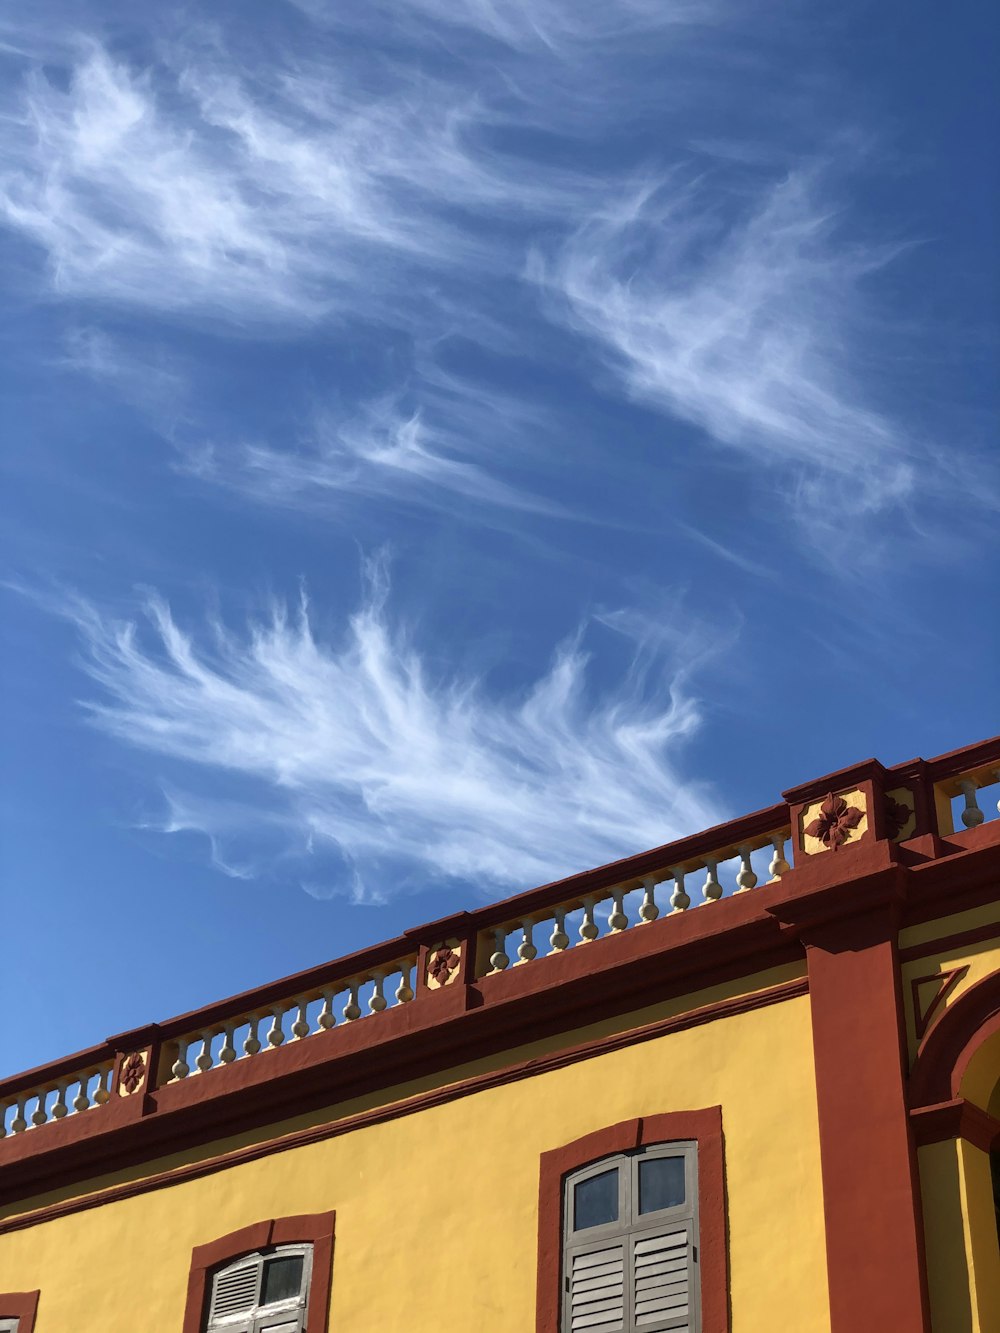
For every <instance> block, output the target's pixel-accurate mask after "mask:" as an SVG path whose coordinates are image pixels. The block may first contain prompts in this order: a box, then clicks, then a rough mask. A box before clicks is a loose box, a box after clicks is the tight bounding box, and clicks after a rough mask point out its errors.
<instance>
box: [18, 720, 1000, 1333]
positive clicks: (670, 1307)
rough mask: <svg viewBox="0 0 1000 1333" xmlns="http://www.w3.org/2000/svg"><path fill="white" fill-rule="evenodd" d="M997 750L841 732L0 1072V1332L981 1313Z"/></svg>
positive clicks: (945, 1330) (990, 1197)
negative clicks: (879, 742) (550, 874)
mask: <svg viewBox="0 0 1000 1333" xmlns="http://www.w3.org/2000/svg"><path fill="white" fill-rule="evenodd" d="M998 780H1000V738H996V739H994V740H992V741H989V742H983V743H981V744H977V745H975V746H971V747H968V748H966V749H964V750H961V751H956V752H954V753H953V754H950V755H945V756H941V757H939V758H937V759H934V760H929V761H924V760H914V761H911V762H908V763H905V764H899V765H896V766H895V767H892V768H885V767H883V766H882V765H881V764H880V763H878V762H877V761H874V760H871V761H868V762H865V763H862V764H858V765H856V766H855V767H853V768H851V769H847V770H842V771H840V772H838V773H834V774H830V775H827V776H825V777H823V778H821V779H818V780H817V781H815V782H810V783H807V784H804V785H802V786H800V787H797V788H795V789H793V790H791V791H788V792H785V793H784V797H783V799H782V801H781V802H779V803H778V804H777V805H774V806H771V807H770V808H768V809H766V810H762V811H759V812H757V813H755V814H751V815H747V816H745V817H743V818H740V819H737V820H734V821H732V822H731V823H729V824H726V825H723V826H720V827H718V828H715V829H711V830H708V831H706V832H704V833H701V834H698V835H695V836H692V837H689V838H686V839H684V840H682V841H680V842H676V843H673V844H671V845H669V846H666V847H659V848H655V849H653V850H651V851H647V852H642V853H640V854H638V855H636V856H632V857H629V858H628V859H626V860H623V861H620V862H617V863H615V864H614V865H610V866H605V867H601V868H600V869H597V870H591V871H587V872H585V873H583V874H579V875H576V876H573V877H571V878H569V879H566V880H562V881H560V882H558V883H555V884H551V885H546V886H544V887H542V888H540V889H535V890H532V891H530V892H527V893H524V894H521V895H520V896H518V897H515V898H512V899H509V900H507V901H505V902H502V903H497V904H492V905H489V906H486V907H483V908H481V909H479V910H476V911H474V912H468V913H460V914H458V915H456V916H454V917H451V918H448V919H446V920H444V921H438V922H434V923H431V924H430V925H427V926H421V927H418V928H416V929H413V930H409V931H406V932H404V934H403V935H402V936H400V937H399V938H397V939H393V940H390V941H387V942H386V943H384V944H382V945H379V946H377V947H375V948H371V949H367V950H365V951H364V952H362V953H358V954H355V955H352V956H350V957H347V958H342V959H340V960H338V961H336V962H333V963H329V964H323V965H321V966H317V967H315V968H313V969H311V970H309V971H306V972H303V973H300V974H299V975H297V976H294V977H289V978H285V979H283V980H281V981H276V982H272V983H268V984H266V985H263V986H260V987H259V988H257V989H256V990H253V991H250V992H247V993H245V994H243V995H239V996H235V997H231V998H229V999H225V1000H221V1001H218V1002H213V1003H210V1004H208V1005H206V1006H205V1007H204V1008H203V1009H200V1010H198V1011H196V1012H193V1013H189V1014H185V1015H182V1016H181V1017H179V1018H175V1019H171V1020H169V1021H167V1022H163V1023H159V1024H153V1025H150V1026H149V1027H146V1028H142V1029H139V1030H136V1031H131V1032H126V1033H122V1034H121V1035H119V1036H117V1037H114V1038H111V1039H108V1040H106V1041H104V1042H102V1043H100V1044H99V1045H96V1046H94V1047H92V1048H91V1049H89V1050H87V1051H83V1052H79V1053H77V1054H75V1055H72V1056H68V1057H67V1058H65V1059H62V1060H58V1061H55V1062H53V1063H51V1064H49V1065H47V1066H45V1067H42V1068H38V1069H34V1070H31V1071H28V1072H27V1073H25V1074H22V1075H18V1076H16V1077H13V1078H8V1079H6V1080H5V1081H3V1082H2V1083H0V1131H2V1138H0V1333H70V1330H72V1333H147V1331H148V1333H154V1330H170V1331H171V1333H223V1331H225V1333H368V1331H369V1330H371V1329H373V1328H374V1329H379V1330H381V1331H382V1333H438V1331H439V1330H441V1329H449V1330H453V1331H454V1333H473V1331H474V1330H485V1331H488V1333H638V1331H639V1330H647V1331H648V1333H660V1331H665V1330H671V1331H672V1333H773V1330H786V1329H787V1330H795V1333H866V1331H867V1330H871V1333H876V1330H877V1331H878V1333H884V1331H885V1330H891V1331H892V1333H909V1331H910V1330H912V1331H913V1333H918V1331H927V1330H933V1333H966V1330H970V1331H971V1330H980V1331H981V1333H991V1331H992V1333H995V1331H996V1330H998V1329H1000V1246H998V1240H997V1219H996V1201H995V1193H994V1185H993V1178H992V1174H991V1152H992V1151H993V1149H994V1147H995V1146H1000V819H998V818H997V817H996V814H995V806H994V804H993V802H995V799H996V794H997V792H996V790H994V791H993V792H987V791H986V790H985V789H987V788H990V787H991V786H993V784H996V783H997V782H998ZM987 798H988V799H987Z"/></svg>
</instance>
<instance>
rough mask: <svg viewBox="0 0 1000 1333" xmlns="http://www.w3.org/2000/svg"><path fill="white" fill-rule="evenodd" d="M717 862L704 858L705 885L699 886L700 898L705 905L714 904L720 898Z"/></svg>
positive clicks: (720, 889)
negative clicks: (702, 898)
mask: <svg viewBox="0 0 1000 1333" xmlns="http://www.w3.org/2000/svg"><path fill="white" fill-rule="evenodd" d="M718 865H719V863H718V861H714V860H712V858H711V857H706V858H705V871H706V874H705V883H704V884H703V885H702V886H701V892H702V896H703V897H704V899H705V901H706V902H707V903H714V902H716V901H717V899H719V898H721V897H722V885H721V884H720V883H719V875H718Z"/></svg>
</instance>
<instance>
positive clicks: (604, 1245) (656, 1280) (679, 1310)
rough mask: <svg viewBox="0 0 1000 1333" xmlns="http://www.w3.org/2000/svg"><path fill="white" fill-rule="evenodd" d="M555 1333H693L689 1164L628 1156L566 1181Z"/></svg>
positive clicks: (658, 1151) (692, 1151)
mask: <svg viewBox="0 0 1000 1333" xmlns="http://www.w3.org/2000/svg"><path fill="white" fill-rule="evenodd" d="M563 1225H564V1235H563V1317H562V1326H563V1333H632V1330H636V1333H638V1331H639V1330H643V1331H644V1333H647V1331H648V1333H659V1330H677V1331H678V1333H694V1330H696V1329H698V1328H699V1327H700V1323H699V1318H698V1292H699V1286H700V1283H699V1279H698V1273H697V1264H698V1155H697V1145H696V1144H695V1143H693V1142H675V1143H661V1144H655V1145H650V1146H648V1147H638V1148H635V1149H632V1150H631V1151H628V1152H621V1153H616V1154H615V1155H614V1156H611V1157H605V1158H603V1159H602V1160H600V1161H598V1162H593V1163H591V1164H590V1165H588V1166H586V1167H582V1168H581V1169H580V1170H578V1171H574V1172H572V1173H571V1174H570V1175H568V1176H567V1177H566V1180H565V1197H564V1201H563Z"/></svg>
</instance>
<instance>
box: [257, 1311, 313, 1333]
mask: <svg viewBox="0 0 1000 1333" xmlns="http://www.w3.org/2000/svg"><path fill="white" fill-rule="evenodd" d="M254 1328H255V1330H258V1331H259V1333H301V1329H302V1320H301V1319H300V1318H298V1317H295V1318H292V1319H290V1318H289V1317H288V1315H287V1314H282V1315H271V1316H270V1317H269V1318H268V1317H267V1316H263V1317H261V1318H260V1319H258V1320H257V1323H256V1324H255V1325H254Z"/></svg>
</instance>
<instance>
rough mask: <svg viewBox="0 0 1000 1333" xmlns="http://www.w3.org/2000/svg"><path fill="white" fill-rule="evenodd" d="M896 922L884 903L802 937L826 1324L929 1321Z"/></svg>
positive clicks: (849, 1327) (850, 1327)
mask: <svg viewBox="0 0 1000 1333" xmlns="http://www.w3.org/2000/svg"><path fill="white" fill-rule="evenodd" d="M897 927H898V922H897V913H896V911H895V910H894V908H893V906H892V904H891V903H890V904H889V905H887V906H882V907H876V910H874V911H873V912H872V913H871V914H870V915H869V917H867V918H861V919H858V918H854V919H851V920H848V921H841V922H831V923H826V924H824V925H823V926H821V927H818V928H814V929H813V930H812V931H811V932H810V933H809V934H808V935H807V937H806V946H807V948H806V954H807V960H808V967H809V994H810V1011H811V1015H812V1028H813V1057H814V1060H815V1065H816V1094H817V1105H818V1111H819V1131H820V1158H821V1164H822V1171H823V1203H824V1213H825V1217H826V1249H827V1275H828V1281H829V1289H830V1319H831V1329H832V1333H857V1330H859V1329H873V1330H874V1329H900V1330H902V1329H906V1330H907V1333H917V1330H928V1329H929V1327H930V1325H929V1316H928V1306H927V1295H926V1272H925V1265H924V1259H923V1224H922V1215H921V1212H920V1193H919V1188H918V1179H917V1170H916V1154H915V1150H914V1147H913V1141H912V1135H911V1130H910V1124H909V1118H908V1113H907V1105H906V1097H905V1086H904V1038H905V1033H904V1027H903V1012H902V1000H901V995H900V986H899V971H898V964H897V959H896V935H897ZM873 1182H878V1188H877V1193H878V1198H877V1205H876V1203H875V1202H874V1201H871V1200H867V1198H866V1196H867V1192H868V1191H869V1190H870V1189H871V1187H872V1184H873Z"/></svg>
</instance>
